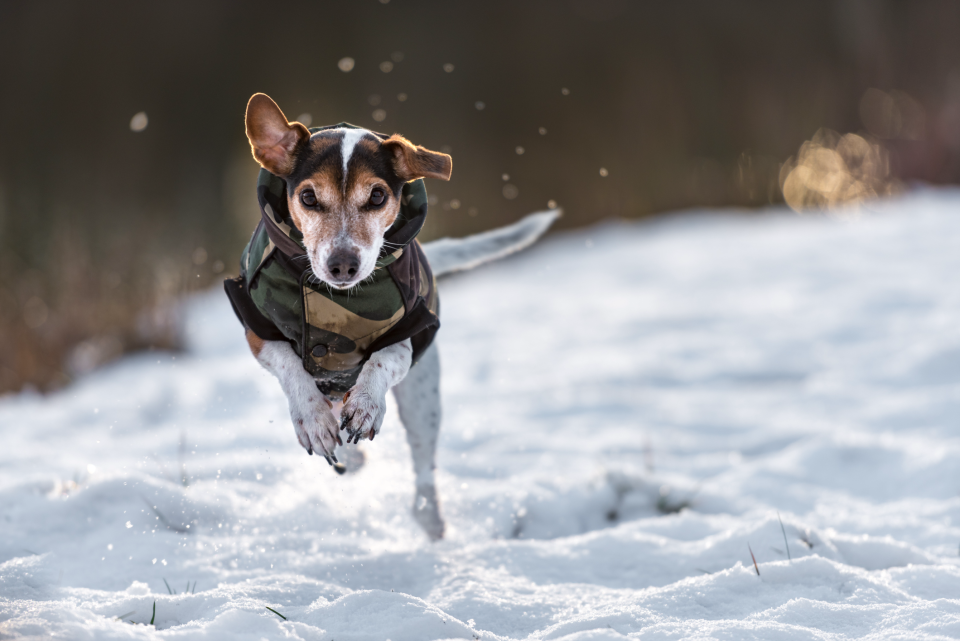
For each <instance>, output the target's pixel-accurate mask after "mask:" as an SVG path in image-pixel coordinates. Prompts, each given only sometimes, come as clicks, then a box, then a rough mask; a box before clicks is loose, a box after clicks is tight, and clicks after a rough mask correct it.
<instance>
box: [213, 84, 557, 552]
mask: <svg viewBox="0 0 960 641" xmlns="http://www.w3.org/2000/svg"><path fill="white" fill-rule="evenodd" d="M246 134H247V138H248V139H249V141H250V146H251V148H252V151H253V157H254V158H255V159H256V160H257V162H259V163H260V166H261V167H262V169H261V172H260V178H259V180H258V184H257V197H258V201H259V203H260V211H261V221H260V223H259V225H258V226H257V229H256V230H255V232H254V234H253V237H252V238H251V240H250V243H249V244H248V245H247V247H246V249H245V250H244V252H243V255H242V257H241V265H240V266H241V275H240V277H239V278H235V279H229V280H227V281H226V282H225V288H226V291H227V294H228V296H229V297H230V300H231V302H232V304H233V307H234V310H235V311H236V313H237V316H238V317H239V318H240V320H241V322H242V323H243V324H244V327H245V329H246V337H247V342H248V343H249V345H250V349H251V351H252V352H253V355H254V356H255V357H256V359H257V361H259V363H260V364H261V365H262V366H263V367H264V368H265V369H266V370H267V371H269V372H270V373H271V374H273V375H274V376H276V378H277V380H278V381H279V383H280V387H281V388H282V389H283V393H284V394H285V395H286V397H287V400H288V403H289V406H290V418H291V420H292V421H293V427H294V431H295V433H296V437H297V441H298V442H299V443H300V445H301V446H302V447H303V448H304V449H305V450H306V451H307V453H308V454H313V453H314V452H317V453H318V454H322V455H323V456H324V457H325V458H326V459H327V461H328V462H329V463H330V464H331V465H333V466H334V467H335V468H336V469H337V471H338V472H341V473H342V472H343V470H344V469H345V468H344V467H343V465H341V464H340V463H339V461H338V459H337V456H336V448H337V446H338V445H343V437H345V438H346V439H347V441H348V442H353V443H357V442H359V441H360V440H361V439H370V440H371V441H372V440H373V439H374V438H375V437H376V435H377V434H378V433H379V432H380V427H381V425H382V423H383V417H384V412H385V410H386V395H387V391H388V390H391V389H392V390H393V394H394V397H395V399H396V402H397V408H398V410H399V414H400V420H401V421H402V423H403V426H404V429H405V430H406V435H407V441H408V443H409V444H410V450H411V453H412V456H413V467H414V471H415V473H416V496H415V498H414V503H413V505H414V507H413V514H414V517H415V518H416V520H417V522H418V523H419V524H420V525H421V526H422V527H423V529H424V530H425V531H426V533H427V534H428V535H429V536H430V538H431V539H434V540H436V539H439V538H442V537H443V532H444V523H443V519H442V518H441V516H440V507H439V502H438V500H437V491H436V486H435V482H434V468H435V462H434V459H435V453H436V446H437V436H438V433H439V430H440V415H441V414H440V361H439V356H438V353H437V347H436V345H435V344H434V341H433V339H434V336H435V334H436V331H437V329H438V328H439V326H440V321H439V316H438V313H439V299H438V296H437V291H436V281H435V277H436V276H441V275H443V274H447V273H450V272H454V271H458V270H464V269H470V268H473V267H475V266H477V265H479V264H482V263H484V262H488V261H491V260H494V259H497V258H501V257H503V256H506V255H507V254H510V253H512V252H514V251H517V250H519V249H522V248H524V247H526V246H528V245H530V244H531V243H533V242H534V241H535V240H536V239H537V238H538V237H540V235H542V234H543V233H544V232H545V231H546V230H547V228H548V227H549V226H550V224H551V223H552V222H553V220H554V219H555V218H556V217H557V216H558V215H559V212H558V211H557V210H552V211H548V212H542V213H538V214H532V215H530V216H527V217H526V218H524V219H522V220H521V221H519V222H517V223H515V224H513V225H510V226H508V227H503V228H500V229H496V230H493V231H489V232H486V233H483V234H478V235H475V236H470V237H467V238H463V239H442V240H438V241H434V242H430V243H427V244H425V245H423V246H421V245H420V244H419V242H418V241H417V240H416V236H417V234H418V233H419V231H420V229H421V227H422V226H423V222H424V219H425V218H426V214H427V197H426V191H425V189H424V186H423V180H422V179H424V178H435V179H439V180H449V179H450V174H451V171H452V160H451V158H450V156H448V155H446V154H442V153H438V152H435V151H430V150H428V149H424V148H423V147H419V146H416V145H414V144H412V143H411V142H409V141H408V140H406V139H405V138H403V137H401V136H399V135H393V136H385V135H382V134H378V133H374V132H371V131H368V130H366V129H362V128H358V127H354V126H352V125H348V124H346V123H343V124H340V125H336V126H332V127H324V128H314V129H308V128H307V127H305V126H304V125H303V124H301V123H299V122H289V121H288V120H287V119H286V117H285V116H284V115H283V112H282V111H281V110H280V108H279V107H278V106H277V104H276V103H275V102H274V101H273V100H272V99H270V98H269V97H268V96H266V95H265V94H255V95H254V96H253V97H252V98H251V99H250V101H249V103H248V104H247V111H246ZM342 435H343V436H342Z"/></svg>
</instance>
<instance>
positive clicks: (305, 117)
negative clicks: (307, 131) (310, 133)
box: [297, 111, 313, 127]
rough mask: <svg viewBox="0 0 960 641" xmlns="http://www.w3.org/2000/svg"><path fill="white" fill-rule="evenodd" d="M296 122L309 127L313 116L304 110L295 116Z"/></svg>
mask: <svg viewBox="0 0 960 641" xmlns="http://www.w3.org/2000/svg"><path fill="white" fill-rule="evenodd" d="M297 122H299V123H301V124H302V125H303V126H304V127H309V126H310V123H312V122H313V116H311V115H310V114H308V113H307V112H306V111H304V112H303V113H302V114H300V115H299V116H297Z"/></svg>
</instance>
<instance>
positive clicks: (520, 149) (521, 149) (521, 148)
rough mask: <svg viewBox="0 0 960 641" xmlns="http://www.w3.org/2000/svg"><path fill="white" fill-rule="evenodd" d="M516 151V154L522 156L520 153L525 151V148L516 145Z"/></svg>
mask: <svg viewBox="0 0 960 641" xmlns="http://www.w3.org/2000/svg"><path fill="white" fill-rule="evenodd" d="M516 151H517V155H518V156H522V155H523V152H525V151H526V149H524V148H523V147H520V146H517V149H516Z"/></svg>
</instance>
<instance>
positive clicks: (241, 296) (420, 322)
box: [224, 125, 440, 398]
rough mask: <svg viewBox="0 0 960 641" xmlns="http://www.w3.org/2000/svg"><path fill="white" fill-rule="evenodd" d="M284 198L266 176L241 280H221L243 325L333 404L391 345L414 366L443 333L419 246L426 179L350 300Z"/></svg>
mask: <svg viewBox="0 0 960 641" xmlns="http://www.w3.org/2000/svg"><path fill="white" fill-rule="evenodd" d="M337 126H338V127H343V126H349V125H337ZM311 131H319V129H311ZM286 191H287V185H286V182H285V181H284V180H283V179H282V178H278V177H277V176H274V175H273V174H271V173H270V172H268V171H266V170H265V169H263V170H261V171H260V176H259V179H258V180H257V199H258V201H259V203H260V223H259V224H258V225H257V228H256V230H254V232H253V236H252V237H251V239H250V242H249V243H248V244H247V246H246V247H245V248H244V250H243V254H242V255H241V257H240V276H239V277H238V278H230V279H227V280H225V281H224V289H226V292H227V296H228V297H229V298H230V302H231V303H232V305H233V310H234V312H236V314H237V317H238V318H239V319H240V322H242V323H243V325H244V326H245V327H246V328H247V329H249V330H250V331H252V332H253V333H254V334H256V335H257V336H259V337H260V338H261V339H263V340H268V341H280V340H285V341H288V342H289V343H290V344H291V345H292V346H293V349H294V350H295V351H296V353H297V355H298V356H300V357H301V359H302V361H303V366H304V368H305V369H306V370H307V371H308V372H309V373H310V374H311V375H312V376H313V377H314V378H315V379H316V381H317V387H318V388H320V390H321V391H322V392H323V393H324V394H327V395H328V396H330V397H333V398H340V397H342V396H343V394H344V393H345V392H347V391H348V390H349V389H350V388H351V387H353V386H354V384H356V381H357V377H358V376H359V375H360V370H361V368H362V367H363V364H364V363H365V362H366V360H367V359H368V358H369V357H370V355H371V354H372V353H373V352H376V351H377V350H380V349H383V348H384V347H387V346H389V345H393V344H395V343H399V342H401V341H404V340H406V339H408V338H409V339H410V340H411V343H412V345H413V362H414V363H416V362H417V360H418V359H419V357H420V356H421V355H422V354H423V352H424V351H425V350H426V349H427V347H429V346H430V343H431V342H433V337H434V335H435V334H436V332H437V330H438V329H439V328H440V319H439V317H438V315H437V314H438V309H439V300H438V298H437V288H436V281H435V280H434V277H433V273H432V272H431V271H430V265H429V264H428V263H427V258H426V256H425V255H424V253H423V249H422V248H421V247H420V244H419V243H418V242H417V240H416V236H417V234H418V233H419V232H420V229H421V228H422V227H423V222H424V220H425V219H426V216H427V191H426V189H425V188H424V186H423V180H415V181H413V182H409V183H407V184H405V185H404V186H403V190H402V192H401V196H400V204H401V205H400V213H399V214H398V216H397V220H396V221H395V222H394V224H393V225H391V227H390V228H389V229H388V230H387V231H386V233H385V234H384V240H385V241H386V242H384V246H383V249H381V251H380V257H379V259H378V260H377V263H376V268H375V270H374V272H373V274H372V275H371V277H370V278H369V279H367V280H365V281H364V283H363V287H362V289H359V291H356V290H351V291H350V292H349V293H347V292H345V291H339V290H333V289H331V288H329V287H327V286H326V285H324V284H322V283H321V282H320V281H318V280H317V279H316V277H314V276H313V273H312V271H311V270H310V269H309V268H310V262H309V260H308V259H307V255H306V249H305V248H304V245H303V235H302V234H301V233H300V231H299V230H298V229H297V228H296V227H295V226H294V224H293V219H292V218H291V217H290V214H289V211H288V209H287V194H286Z"/></svg>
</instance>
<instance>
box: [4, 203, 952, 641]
mask: <svg viewBox="0 0 960 641" xmlns="http://www.w3.org/2000/svg"><path fill="white" fill-rule="evenodd" d="M958 208H960V192H958V191H954V190H939V191H934V190H923V191H918V192H914V193H911V194H908V195H906V196H904V197H901V198H899V199H896V200H890V201H885V202H877V203H873V204H871V205H870V206H868V207H865V208H864V209H863V210H862V211H861V212H860V214H859V215H858V216H853V215H851V216H846V217H841V218H837V217H830V218H828V217H823V216H805V217H801V216H796V215H794V214H789V213H786V212H783V211H779V210H774V211H771V212H767V213H765V214H763V215H759V214H756V213H750V214H746V213H736V212H711V213H696V212H690V213H686V214H683V215H679V216H675V217H670V218H664V219H661V220H657V221H654V222H646V223H631V224H627V223H617V224H612V223H611V224H606V225H602V226H599V227H596V228H593V229H588V230H581V231H578V232H573V233H564V234H556V235H554V236H552V237H550V238H548V239H547V240H546V241H544V242H542V243H540V244H539V245H537V246H535V247H533V248H531V249H530V250H527V251H526V252H524V253H523V254H522V255H519V256H516V257H513V258H511V259H508V260H504V261H502V262H499V263H497V264H495V265H491V266H488V267H484V268H481V269H478V270H476V271H475V272H470V273H467V274H463V275H458V276H455V277H451V278H449V279H447V280H444V281H443V282H442V283H441V291H442V296H443V329H442V331H441V332H440V335H439V339H438V340H439V343H440V348H441V358H442V361H443V367H444V380H443V385H444V390H443V397H444V403H445V419H444V428H443V433H442V438H441V444H440V452H439V456H438V480H439V490H440V494H441V497H442V501H443V509H444V513H445V516H446V519H447V524H448V538H447V539H446V540H444V541H442V542H440V543H437V544H430V543H429V542H428V541H427V539H426V537H425V536H424V535H423V534H422V533H421V532H420V530H419V529H418V527H417V525H416V524H415V522H414V520H413V518H412V517H411V516H410V514H409V503H410V501H411V499H412V496H413V474H412V470H411V467H410V462H409V453H408V451H407V446H406V442H405V440H404V437H403V434H402V428H401V427H400V425H399V423H398V421H397V418H396V413H395V409H394V407H393V406H392V405H391V407H390V411H389V414H388V417H387V420H386V422H385V424H384V430H383V433H382V434H381V436H380V437H378V438H377V440H376V442H374V443H367V444H365V445H363V446H362V448H363V450H364V452H365V454H366V464H365V465H364V466H363V467H362V469H360V470H359V471H357V472H356V473H352V474H347V475H346V476H343V477H338V476H337V475H336V474H335V473H334V472H333V471H332V470H331V469H330V468H328V467H327V465H326V463H325V462H324V461H323V459H322V458H318V457H308V456H307V455H306V454H305V453H304V452H303V450H302V449H301V448H300V446H299V445H298V444H297V443H296V440H295V438H294V434H293V429H292V427H291V426H290V424H289V419H288V416H287V410H286V403H285V400H284V398H283V397H282V395H281V393H280V390H279V387H278V385H277V384H276V382H275V381H274V380H272V379H271V378H270V377H269V375H268V374H266V373H265V372H263V371H261V370H260V369H259V367H258V365H257V364H256V362H255V361H254V360H253V358H251V357H250V356H249V354H248V353H247V351H246V346H245V343H244V341H243V339H242V336H241V331H240V328H239V325H238V324H237V322H236V319H235V318H234V317H233V315H232V313H231V311H230V309H229V306H228V304H227V301H226V298H225V297H224V296H223V295H222V293H221V292H217V291H214V292H211V293H209V294H207V295H203V296H199V297H197V298H196V299H194V300H193V301H191V302H190V304H189V312H188V315H187V324H188V328H187V331H188V336H189V338H190V349H189V350H188V351H187V352H186V353H183V354H167V353H153V354H142V355H138V356H134V357H130V358H127V359H124V360H122V361H120V362H118V363H116V364H114V365H113V366H110V367H108V368H105V369H103V370H101V371H99V372H96V373H94V374H92V375H89V376H88V377H86V378H84V379H82V380H80V381H79V382H77V383H76V384H74V385H73V386H72V387H70V388H68V389H66V390H64V391H62V392H59V393H57V394H53V395H50V396H47V397H41V396H38V395H35V394H29V393H24V394H20V395H17V396H9V397H6V398H4V399H2V400H0V426H2V428H0V429H2V435H3V444H4V447H3V448H2V450H0V523H2V536H0V563H2V565H0V637H3V638H20V637H23V638H31V637H32V638H50V637H56V638H64V639H146V638H151V639H153V638H170V639H225V638H229V639H241V640H246V639H250V640H259V639H264V638H265V639H281V638H282V639H311V640H314V639H315V640H320V639H323V640H336V641H350V640H366V639H378V640H382V639H392V640H393V641H401V640H407V639H409V640H415V641H423V640H428V639H448V638H449V639H485V640H487V639H490V640H492V639H564V640H566V641H574V640H576V641H587V640H591V641H596V640H601V639H603V640H606V639H624V638H642V639H680V638H696V639H769V638H775V639H897V638H903V639H945V638H958V637H960V558H958V544H960V494H958V491H960V465H958V461H960V430H958V420H960V289H958V288H957V286H956V275H957V274H958V273H960V251H957V248H956V243H957V240H956V239H957V238H960V215H958V213H957V211H958ZM181 440H182V442H183V449H182V454H181V453H180V452H181V446H180V443H181ZM181 463H182V466H181ZM183 475H185V476H186V479H187V485H186V486H185V485H184V483H183V481H182V479H183ZM663 511H666V512H669V513H667V514H664V513H662V512H663ZM781 520H782V527H783V529H782V530H781ZM785 538H786V541H785V540H784V539H785ZM748 546H749V548H748ZM788 546H789V548H788ZM751 549H752V551H753V553H754V554H755V555H756V559H757V563H758V566H759V571H760V575H759V576H757V574H756V572H755V570H754V567H753V562H752V560H751V557H750V550H751ZM788 549H789V554H790V558H789V559H788V557H787V551H788ZM164 579H166V581H167V582H168V583H169V585H170V587H171V589H173V590H176V591H177V592H178V593H177V594H169V593H168V590H167V587H166V586H165V584H164ZM194 581H195V582H196V588H195V592H193V591H190V593H189V594H185V593H184V592H185V589H184V588H185V586H186V585H187V584H188V582H189V584H190V585H191V586H192V585H193V582H194ZM154 603H155V604H156V619H155V627H154V626H145V625H131V624H130V623H129V621H133V622H136V623H141V624H142V623H147V622H149V620H150V618H151V614H152V608H153V605H154ZM267 606H269V607H271V608H273V609H274V610H277V611H278V612H280V613H282V614H283V615H284V616H286V617H287V618H288V619H287V620H286V621H284V620H283V619H281V618H280V617H279V616H277V615H275V614H273V613H272V612H270V611H268V610H267V609H266V607H267ZM130 612H133V614H127V613H130ZM122 614H126V615H127V616H125V617H124V620H123V621H119V620H117V619H116V617H117V616H118V615H122Z"/></svg>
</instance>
